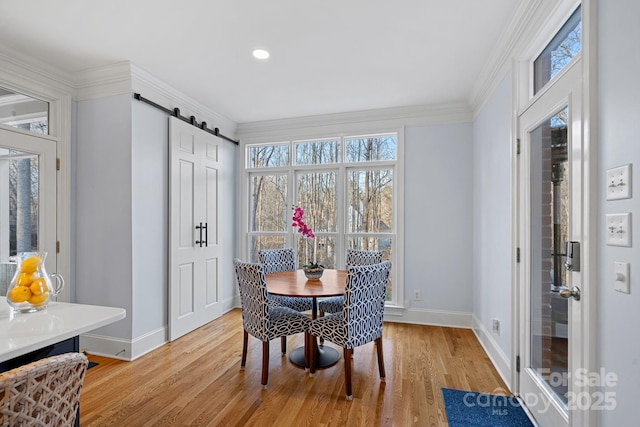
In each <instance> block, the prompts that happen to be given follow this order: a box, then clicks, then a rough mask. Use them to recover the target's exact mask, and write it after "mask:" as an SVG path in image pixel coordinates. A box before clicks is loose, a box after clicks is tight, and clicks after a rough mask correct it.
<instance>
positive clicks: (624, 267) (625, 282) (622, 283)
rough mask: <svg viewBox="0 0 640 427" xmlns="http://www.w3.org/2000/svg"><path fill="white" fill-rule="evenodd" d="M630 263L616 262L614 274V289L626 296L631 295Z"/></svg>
mask: <svg viewBox="0 0 640 427" xmlns="http://www.w3.org/2000/svg"><path fill="white" fill-rule="evenodd" d="M629 270H630V269H629V263H628V262H617V261H616V262H614V263H613V274H614V279H615V284H614V289H615V290H616V291H618V292H623V293H625V294H628V293H629V282H630V280H629V279H630V278H629Z"/></svg>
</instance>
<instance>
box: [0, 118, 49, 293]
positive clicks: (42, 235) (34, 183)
mask: <svg viewBox="0 0 640 427" xmlns="http://www.w3.org/2000/svg"><path fill="white" fill-rule="evenodd" d="M56 210H57V209H56V142H55V141H53V140H51V139H47V138H44V137H40V136H37V135H36V134H29V133H22V132H20V131H14V130H10V129H0V294H1V295H4V294H5V292H6V287H7V285H8V283H9V282H10V281H11V278H12V275H13V271H14V269H15V267H14V266H13V264H11V263H10V262H9V257H10V256H13V255H15V254H16V253H17V252H29V251H44V252H47V258H46V261H45V263H46V266H45V267H46V269H47V272H48V273H53V272H56V271H57V267H56V265H57V254H56Z"/></svg>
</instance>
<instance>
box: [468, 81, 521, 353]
mask: <svg viewBox="0 0 640 427" xmlns="http://www.w3.org/2000/svg"><path fill="white" fill-rule="evenodd" d="M511 203H512V200H511V75H507V76H505V77H504V78H503V80H502V81H501V83H500V84H499V85H498V87H497V88H496V90H495V91H494V92H493V93H492V95H491V97H490V98H489V100H488V101H487V102H486V103H485V105H484V106H483V107H482V109H481V110H480V111H479V112H478V114H477V115H476V118H475V120H474V123H473V279H474V288H473V293H474V299H473V312H474V315H475V316H476V318H477V319H478V321H479V322H480V323H481V324H482V325H483V326H484V327H485V329H486V330H487V331H490V333H491V334H492V335H491V336H492V338H493V339H494V340H495V341H496V342H497V343H498V345H499V347H500V349H501V350H502V351H503V352H504V354H505V357H506V359H507V360H509V358H510V356H511V261H512V259H511ZM492 319H498V320H499V321H500V334H499V335H498V334H496V333H494V332H491V326H492V325H491V323H492Z"/></svg>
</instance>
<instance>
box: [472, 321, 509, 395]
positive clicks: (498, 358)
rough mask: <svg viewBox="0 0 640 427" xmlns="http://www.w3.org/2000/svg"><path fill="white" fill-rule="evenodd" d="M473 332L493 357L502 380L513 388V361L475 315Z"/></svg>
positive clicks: (492, 359)
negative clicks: (511, 379)
mask: <svg viewBox="0 0 640 427" xmlns="http://www.w3.org/2000/svg"><path fill="white" fill-rule="evenodd" d="M472 317H473V332H474V333H475V334H476V337H477V338H478V341H479V342H480V345H482V348H484V351H485V352H486V353H487V356H489V359H491V362H492V363H493V366H494V367H495V368H496V371H498V374H499V375H500V376H501V377H502V380H503V381H504V383H505V384H506V385H507V388H508V389H509V390H511V381H510V378H511V362H510V361H509V358H508V357H507V355H506V354H505V353H504V351H502V348H500V346H499V345H498V343H497V342H496V340H495V339H493V337H492V336H491V334H490V333H489V330H488V329H487V328H485V327H484V325H483V324H482V323H481V322H480V321H479V320H478V318H477V317H476V316H475V315H473V316H472Z"/></svg>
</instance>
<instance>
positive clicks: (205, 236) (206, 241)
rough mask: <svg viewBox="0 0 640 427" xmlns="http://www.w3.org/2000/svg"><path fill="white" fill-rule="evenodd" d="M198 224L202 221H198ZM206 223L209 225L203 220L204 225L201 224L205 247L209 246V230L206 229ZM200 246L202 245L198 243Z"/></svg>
mask: <svg viewBox="0 0 640 427" xmlns="http://www.w3.org/2000/svg"><path fill="white" fill-rule="evenodd" d="M200 224H202V223H200ZM208 225H209V223H208V222H205V223H204V225H203V226H202V228H204V245H205V246H206V247H209V232H208V231H207V226H208ZM201 239H202V238H201ZM200 246H202V245H200Z"/></svg>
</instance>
